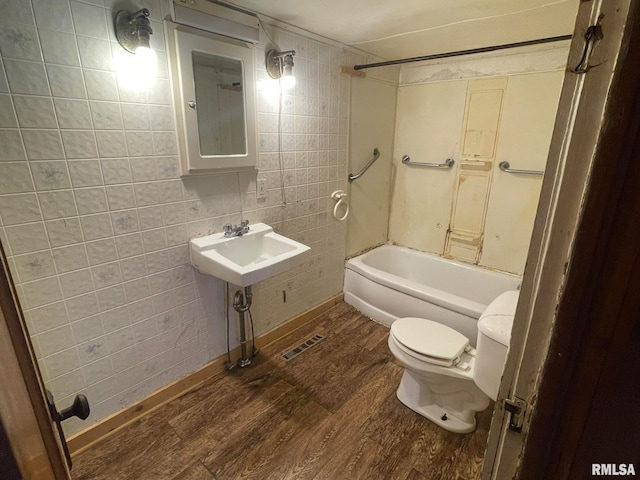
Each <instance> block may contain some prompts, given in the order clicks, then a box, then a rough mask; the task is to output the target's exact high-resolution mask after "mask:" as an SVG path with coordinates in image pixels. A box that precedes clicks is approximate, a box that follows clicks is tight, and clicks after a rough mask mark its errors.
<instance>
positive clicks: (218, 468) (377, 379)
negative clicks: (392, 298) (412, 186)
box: [72, 303, 491, 480]
mask: <svg viewBox="0 0 640 480" xmlns="http://www.w3.org/2000/svg"><path fill="white" fill-rule="evenodd" d="M388 332H389V330H388V329H387V328H386V327H384V326H382V325H379V324H377V323H375V322H372V321H371V320H369V319H367V318H366V317H364V316H362V315H361V314H359V313H358V312H357V311H356V310H354V309H353V308H352V307H350V306H349V305H347V304H345V303H341V304H338V305H337V306H336V307H334V308H332V309H331V310H329V311H328V312H326V313H325V314H323V315H321V316H320V317H318V318H317V319H316V320H314V321H313V322H311V323H310V324H308V325H306V326H304V327H302V328H301V329H299V330H297V331H295V332H293V333H292V334H290V335H288V336H286V337H284V338H282V339H280V340H279V341H277V342H275V343H274V344H272V345H270V346H268V347H266V348H265V349H264V350H263V351H261V352H260V354H259V356H258V357H257V358H256V359H254V364H253V365H252V366H251V367H248V368H245V369H239V368H236V369H234V370H233V371H231V372H228V373H225V374H222V375H219V376H216V377H214V378H212V379H210V380H209V381H207V382H206V383H205V384H203V385H201V386H200V387H199V388H197V389H195V390H192V391H191V392H188V393H187V394H185V395H183V396H181V397H180V398H178V399H176V400H173V401H172V402H170V403H168V404H166V405H164V406H163V407H161V408H158V409H157V410H155V411H153V412H152V413H151V414H149V415H147V416H145V417H143V418H141V419H139V420H138V421H136V422H134V423H132V424H131V425H129V426H127V427H125V428H123V429H122V430H120V431H118V432H117V433H116V434H114V435H112V436H110V437H108V438H106V439H105V440H104V441H102V442H100V443H99V444H97V445H95V446H93V447H91V448H90V449H88V450H85V451H84V452H82V453H80V454H79V455H77V456H76V457H75V458H74V467H73V470H72V477H73V478H74V479H75V480H89V479H91V480H94V479H96V480H100V479H105V480H106V479H109V480H118V479H121V480H134V479H153V480H161V479H166V480H227V479H240V478H241V479H260V480H263V479H277V480H281V479H301V480H302V479H310V480H311V479H314V480H321V479H326V480H335V479H359V478H363V479H374V480H376V479H393V480H396V479H397V480H424V479H429V480H450V479H451V480H460V479H476V478H478V477H479V473H480V470H481V468H482V457H483V454H484V450H485V448H486V439H487V433H488V428H489V423H490V421H491V410H487V411H485V412H483V413H481V414H479V415H478V428H477V429H476V431H475V432H473V433H471V434H468V435H458V434H453V433H450V432H447V431H445V430H442V429H441V428H439V427H437V426H435V425H434V424H432V423H431V422H429V421H428V420H426V419H424V418H422V417H421V416H419V415H417V414H416V413H414V412H412V411H411V410H409V409H408V408H406V407H405V406H403V405H402V404H401V403H400V401H399V400H398V399H397V398H396V396H395V391H396V389H397V387H398V384H399V383H400V377H401V376H402V368H401V367H400V366H399V365H398V364H396V363H395V362H394V360H393V356H392V355H391V354H390V352H389V349H388V347H387V341H386V339H387V335H388ZM316 333H319V334H321V335H323V336H325V339H324V340H322V341H321V342H319V343H318V344H317V345H315V346H314V347H313V348H310V349H309V350H307V351H305V352H304V353H302V354H301V355H299V356H298V357H296V358H294V359H293V360H291V361H289V362H285V361H284V360H283V359H282V358H281V357H280V356H279V354H280V353H282V352H284V351H286V350H288V349H289V347H293V346H296V345H298V344H299V343H300V342H302V341H304V340H306V339H308V338H309V337H311V336H312V335H314V334H316Z"/></svg>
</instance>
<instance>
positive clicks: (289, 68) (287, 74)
mask: <svg viewBox="0 0 640 480" xmlns="http://www.w3.org/2000/svg"><path fill="white" fill-rule="evenodd" d="M295 54H296V52H295V51H294V50H287V51H286V52H278V51H277V50H274V49H271V50H269V51H268V52H267V57H266V60H265V64H266V67H267V73H268V74H269V76H270V77H271V78H275V79H278V78H281V79H282V86H283V87H284V88H291V87H293V86H294V85H295V84H296V78H295V77H294V76H293V56H294V55H295Z"/></svg>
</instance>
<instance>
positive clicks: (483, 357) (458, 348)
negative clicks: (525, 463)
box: [389, 291, 520, 433]
mask: <svg viewBox="0 0 640 480" xmlns="http://www.w3.org/2000/svg"><path fill="white" fill-rule="evenodd" d="M519 293H520V292H516V291H509V292H504V293H502V294H501V295H499V296H498V297H497V298H496V299H495V300H493V301H492V302H491V303H490V304H489V306H488V307H487V308H486V310H485V311H484V313H483V314H482V315H481V316H480V319H479V320H478V338H477V340H478V341H477V348H476V349H474V348H472V347H471V346H470V345H469V339H468V338H467V337H465V336H464V335H462V334H461V333H458V332H457V331H455V330H453V329H452V328H449V327H447V326H445V325H442V324H440V323H437V322H433V321H431V320H426V319H424V318H414V317H408V318H400V319H398V320H396V321H395V322H393V324H392V325H391V333H390V334H389V348H390V349H391V353H393V355H394V356H395V357H396V359H398V361H399V362H400V363H401V364H402V365H403V366H404V367H405V371H404V375H403V376H402V380H401V382H400V386H399V387H398V398H399V399H400V401H401V402H402V403H404V404H405V405H406V406H407V407H409V408H410V409H412V410H414V411H415V412H417V413H419V414H420V415H422V416H424V417H426V418H428V419H429V420H431V421H432V422H434V423H436V424H437V425H440V426H441V427H442V428H444V429H446V430H449V431H451V432H456V433H468V432H471V431H473V430H474V429H475V428H476V419H475V413H476V412H481V411H482V410H485V409H486V408H487V407H488V406H489V402H490V399H493V400H495V399H496V397H497V396H498V388H499V386H500V380H501V378H502V371H503V369H504V364H505V361H506V359H507V350H508V348H509V340H510V338H511V326H512V325H513V316H514V314H515V311H516V304H517V303H518V294H519Z"/></svg>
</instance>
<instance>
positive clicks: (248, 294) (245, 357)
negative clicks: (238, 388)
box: [233, 285, 256, 367]
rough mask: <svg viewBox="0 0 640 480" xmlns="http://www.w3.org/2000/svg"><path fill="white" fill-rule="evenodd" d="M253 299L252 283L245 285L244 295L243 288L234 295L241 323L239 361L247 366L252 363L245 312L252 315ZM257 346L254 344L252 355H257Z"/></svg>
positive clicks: (234, 306) (242, 365) (239, 363)
mask: <svg viewBox="0 0 640 480" xmlns="http://www.w3.org/2000/svg"><path fill="white" fill-rule="evenodd" d="M252 299H253V292H252V291H251V285H249V286H248V287H244V295H243V294H242V290H238V291H237V292H236V294H235V295H234V297H233V308H234V309H235V311H236V312H238V322H239V323H240V352H241V354H242V358H241V359H240V360H239V361H238V365H239V366H240V367H246V366H247V365H251V358H250V357H249V352H248V348H247V343H248V340H247V325H246V323H245V318H244V312H247V311H248V312H249V317H251V310H249V309H250V308H251V300H252ZM251 335H252V337H253V318H252V319H251ZM255 353H256V351H255V347H254V346H253V345H252V351H251V357H253V356H254V355H255Z"/></svg>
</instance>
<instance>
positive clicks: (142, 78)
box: [115, 8, 156, 89]
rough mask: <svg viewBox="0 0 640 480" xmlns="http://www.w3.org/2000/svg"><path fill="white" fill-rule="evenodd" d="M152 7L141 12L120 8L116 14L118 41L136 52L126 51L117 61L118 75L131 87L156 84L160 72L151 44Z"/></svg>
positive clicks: (125, 47)
mask: <svg viewBox="0 0 640 480" xmlns="http://www.w3.org/2000/svg"><path fill="white" fill-rule="evenodd" d="M149 14H150V12H149V9H148V8H143V9H141V10H138V11H137V12H130V11H127V10H120V11H119V12H118V13H117V14H116V17H115V30H116V38H117V39H118V43H119V44H120V46H121V47H122V48H124V49H125V50H126V51H127V52H129V53H132V54H133V55H126V54H125V55H124V56H121V57H120V59H119V62H118V64H117V65H116V71H117V73H118V78H119V79H120V80H121V81H123V83H125V84H126V85H127V86H129V87H131V88H136V89H138V88H144V87H149V86H151V84H153V82H154V80H155V75H156V54H155V52H154V51H153V50H152V49H151V46H150V45H149V37H150V36H151V34H152V33H153V30H152V29H151V23H150V22H149V18H148V17H149Z"/></svg>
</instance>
